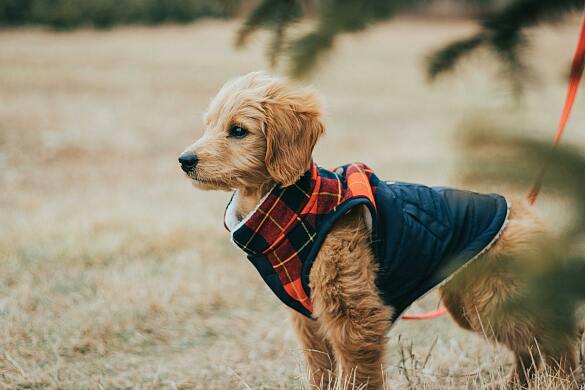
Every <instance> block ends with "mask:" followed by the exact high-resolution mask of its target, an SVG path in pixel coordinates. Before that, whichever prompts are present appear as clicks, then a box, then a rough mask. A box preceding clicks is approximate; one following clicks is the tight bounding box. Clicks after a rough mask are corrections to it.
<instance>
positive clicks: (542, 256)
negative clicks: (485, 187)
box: [464, 128, 585, 347]
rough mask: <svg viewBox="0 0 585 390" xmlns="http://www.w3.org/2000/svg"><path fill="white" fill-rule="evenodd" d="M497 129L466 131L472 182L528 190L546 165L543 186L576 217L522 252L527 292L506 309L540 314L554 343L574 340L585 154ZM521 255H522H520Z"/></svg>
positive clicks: (582, 257)
mask: <svg viewBox="0 0 585 390" xmlns="http://www.w3.org/2000/svg"><path fill="white" fill-rule="evenodd" d="M499 133H500V132H499V131H498V130H497V129H493V128H488V129H485V128H484V129H480V130H478V129H477V128H474V129H472V131H471V132H470V133H468V134H467V138H466V141H465V144H464V150H466V151H468V153H467V157H466V160H467V164H465V165H466V166H467V167H468V172H467V174H466V178H467V181H468V182H481V183H482V184H486V183H489V182H495V183H498V184H504V185H506V186H508V187H509V186H518V185H520V186H521V188H522V190H523V191H527V189H528V188H529V186H530V184H532V183H533V181H534V180H535V178H536V176H537V174H538V172H539V171H540V170H541V169H542V168H543V166H546V174H545V176H544V179H545V180H544V186H543V188H542V191H543V192H545V193H548V194H553V195H556V197H557V198H560V199H562V200H561V201H563V202H565V203H564V204H565V207H568V208H570V210H571V213H570V214H571V215H572V220H571V221H570V222H569V223H568V224H567V226H566V227H564V228H563V229H562V230H561V231H560V232H559V231H558V229H555V230H556V233H558V236H555V239H554V242H552V241H551V242H547V243H543V248H542V250H540V251H537V252H536V253H532V254H530V257H529V256H528V255H527V254H518V255H516V258H513V259H509V260H513V261H514V263H516V264H519V266H518V267H517V269H516V272H517V275H518V276H517V277H518V278H519V280H522V281H524V282H525V283H524V285H525V288H524V292H523V294H521V295H520V296H519V297H518V298H517V299H514V300H512V301H509V302H507V303H506V305H505V307H504V309H503V310H510V311H513V312H516V313H519V312H533V313H538V316H539V318H541V319H542V321H541V326H547V327H549V328H548V330H549V331H552V332H554V334H556V337H555V339H554V340H548V341H547V340H540V342H541V343H547V342H548V343H552V344H553V345H552V347H554V344H555V343H558V342H559V340H563V339H567V340H574V333H573V332H574V329H575V327H576V324H577V323H578V322H579V321H580V320H581V321H582V319H579V318H576V315H575V314H576V310H575V309H576V307H577V306H578V305H580V304H582V303H584V302H585V283H583V281H584V280H585V252H584V246H583V244H584V243H585V156H584V155H583V153H582V152H581V151H579V150H576V149H574V148H570V147H566V146H563V147H552V146H551V145H550V143H549V142H545V143H543V142H541V141H534V140H529V139H524V138H512V137H505V136H501V135H498V134H499ZM518 257H520V258H518Z"/></svg>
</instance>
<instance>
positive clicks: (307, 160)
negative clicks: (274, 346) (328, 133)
mask: <svg viewBox="0 0 585 390" xmlns="http://www.w3.org/2000/svg"><path fill="white" fill-rule="evenodd" d="M205 128H206V129H205V132H204V134H203V136H202V137H201V138H200V139H199V140H197V141H196V142H195V143H193V144H192V145H190V146H189V147H188V148H186V150H185V151H184V152H183V153H182V154H181V156H180V157H179V163H180V165H181V168H182V170H183V171H184V172H185V174H186V175H187V177H188V178H189V179H190V180H191V181H192V183H193V185H194V186H195V187H197V188H199V189H203V190H223V191H233V192H234V195H233V196H232V200H231V201H230V204H229V205H228V208H227V210H226V216H225V224H226V227H227V228H228V230H230V232H231V236H232V241H234V243H236V244H237V245H238V246H239V247H240V248H241V249H243V250H244V252H245V253H246V254H247V255H248V257H249V258H250V260H251V261H252V263H254V265H255V266H256V267H257V268H258V270H259V271H260V274H261V275H262V277H263V278H264V280H265V282H266V283H267V284H268V285H269V286H270V287H271V289H272V290H273V291H274V292H275V293H276V295H277V296H278V297H279V298H280V299H281V300H282V301H283V302H284V303H285V304H287V305H288V306H290V307H291V308H293V309H294V310H292V311H291V312H292V314H291V315H292V323H293V326H294V328H295V330H296V333H297V335H298V338H299V340H300V342H301V344H302V346H303V350H304V355H305V360H306V364H307V366H308V372H309V373H310V374H309V376H310V378H309V380H310V381H311V383H312V384H313V385H315V386H321V387H322V388H328V386H329V385H330V383H331V381H333V380H334V378H335V375H336V373H338V374H339V373H340V372H341V373H345V374H348V373H352V375H353V377H354V378H355V383H356V384H357V385H358V387H359V386H360V385H366V386H368V388H372V389H380V388H382V386H383V382H384V375H383V366H384V356H385V349H386V344H387V334H388V332H389V330H390V327H391V326H392V324H393V322H394V321H395V320H396V319H397V318H398V316H399V314H400V313H401V312H402V311H403V310H404V309H405V307H404V306H407V305H408V304H409V303H411V301H412V300H414V299H416V298H418V297H419V296H420V295H422V294H424V293H425V292H426V290H430V289H431V288H433V287H435V286H436V285H439V284H440V286H439V287H440V290H439V293H440V298H441V300H442V303H443V305H444V306H445V307H446V308H447V310H448V312H449V313H450V315H451V316H452V318H453V319H454V321H455V322H456V323H457V324H458V325H459V326H461V327H462V328H464V329H467V330H470V331H474V332H477V333H481V334H483V335H485V336H486V337H487V338H488V339H491V340H493V341H495V342H498V343H500V344H502V345H504V346H506V347H507V348H508V349H510V350H511V351H512V353H513V355H514V367H513V369H512V372H511V373H510V376H509V381H508V384H509V385H514V386H515V385H521V386H527V385H528V384H529V383H530V380H531V378H532V377H533V376H534V375H535V373H536V372H537V370H538V369H539V366H540V365H541V359H540V357H541V356H543V357H544V359H543V361H544V363H545V364H546V365H548V366H549V367H551V368H552V369H554V370H555V371H556V372H557V373H558V376H559V377H560V378H571V377H572V375H574V373H575V372H576V369H577V356H576V340H575V338H573V337H569V336H567V337H564V338H559V337H556V336H555V337H553V336H552V333H551V332H550V331H548V330H547V329H549V328H548V327H547V326H543V325H542V324H540V323H539V318H538V316H537V315H536V314H530V313H525V312H520V311H514V310H511V311H510V310H507V311H506V310H503V309H502V307H503V305H504V304H505V302H507V301H509V300H511V299H515V298H517V297H518V296H519V295H521V291H522V285H521V282H520V281H518V280H517V278H515V276H514V265H513V263H514V261H515V258H516V256H520V255H521V256H522V257H530V254H531V253H534V254H535V256H536V255H537V254H539V251H541V250H542V245H541V244H542V242H543V240H545V239H546V238H547V237H549V235H550V233H549V229H548V227H547V226H546V225H545V223H544V222H543V221H542V220H541V219H540V218H539V217H538V216H537V215H535V213H534V212H533V211H532V209H531V208H530V207H529V206H528V205H527V204H526V203H525V202H523V201H521V200H516V199H514V201H513V202H511V203H510V202H508V201H507V200H506V199H505V198H503V197H497V196H495V195H494V196H491V197H487V195H486V196H483V195H477V196H480V198H477V199H476V198H475V196H476V195H473V196H472V197H471V198H469V199H468V200H466V201H467V202H476V201H477V202H480V201H481V202H482V203H481V204H479V203H477V205H478V206H477V207H481V208H483V207H484V206H485V207H488V206H489V205H493V206H494V207H492V208H490V210H492V211H490V212H489V213H488V214H489V218H488V219H485V218H484V219H485V220H486V221H488V222H489V224H487V225H486V226H488V225H490V224H491V225H490V226H491V228H490V229H491V230H490V234H489V235H488V236H487V237H483V241H481V245H480V246H481V248H480V247H479V246H477V245H476V246H477V248H476V250H475V251H474V252H473V253H472V255H470V256H467V257H468V258H466V259H464V261H463V262H460V264H457V269H456V270H454V271H453V272H451V274H450V275H442V274H441V275H439V274H437V273H436V272H435V273H434V274H429V275H431V277H433V278H435V279H436V280H432V281H431V282H428V283H426V288H425V289H423V290H425V291H419V290H420V289H419V290H417V289H416V288H410V290H409V291H414V292H413V295H412V296H411V297H410V299H407V300H404V299H403V300H402V301H400V302H401V303H400V305H393V304H392V302H394V301H393V299H396V300H397V301H396V302H398V298H396V297H395V296H393V297H388V294H386V291H382V290H384V289H386V286H384V285H382V283H381V282H380V280H381V279H380V275H382V274H386V273H387V270H386V267H387V264H385V263H384V262H381V261H380V260H379V257H380V253H378V252H379V251H383V250H384V249H383V245H382V246H380V245H374V241H376V242H377V240H378V239H377V238H375V239H374V238H373V237H374V236H375V234H378V233H377V228H376V226H378V225H379V224H380V223H381V222H380V221H377V219H378V218H377V217H376V216H377V215H378V214H380V211H379V210H378V209H380V208H383V209H388V206H386V205H385V204H384V203H382V200H381V197H382V195H380V194H381V193H383V191H382V190H381V189H384V191H387V193H388V194H390V195H388V196H389V197H390V198H393V197H394V198H396V199H399V198H400V197H408V196H411V195H410V194H414V195H413V196H414V197H420V196H422V195H420V194H423V193H424V194H425V195H424V196H428V197H429V198H428V199H430V200H429V202H430V203H437V202H438V203H437V204H439V209H440V210H444V209H445V207H446V208H447V209H449V208H450V207H453V206H454V207H456V203H450V202H451V201H450V200H449V196H451V195H448V194H455V195H453V196H455V197H459V195H460V194H463V192H447V195H446V193H445V192H444V191H443V190H435V189H429V188H428V187H424V186H420V187H409V186H408V185H403V184H393V183H390V182H384V181H381V180H379V179H378V178H377V177H376V176H375V174H373V172H372V171H371V170H370V169H369V168H368V167H367V166H365V165H362V164H349V165H347V166H343V167H341V168H339V170H337V171H327V170H324V169H322V168H319V167H317V166H316V165H315V164H314V163H313V159H312V152H313V148H314V146H315V144H316V142H317V141H318V139H319V137H320V136H321V135H322V134H323V133H324V131H325V126H324V124H323V121H322V113H321V105H320V101H319V98H318V97H317V94H316V92H315V91H314V90H312V89H310V88H306V87H299V86H296V85H293V84H292V83H291V82H289V81H287V80H286V79H283V78H275V77H271V76H269V75H267V74H265V73H263V72H254V73H250V74H247V75H244V76H241V77H239V78H236V79H234V80H231V81H229V82H227V83H226V84H225V85H224V86H223V87H222V88H221V90H220V91H219V93H218V94H217V95H216V96H215V98H214V99H213V100H212V101H211V103H210V105H209V107H208V110H207V112H206V114H205ZM316 182H318V183H319V188H320V190H319V191H320V192H322V193H324V194H325V195H322V194H321V195H322V196H323V197H324V198H327V199H329V200H327V199H313V197H312V196H309V195H308V194H307V193H306V191H307V190H308V189H309V188H313V187H311V186H315V183H316ZM366 182H367V183H366ZM335 186H338V187H339V191H338V190H337V187H335ZM342 187H343V189H342ZM409 191H411V192H409ZM442 191H443V192H442ZM374 192H375V193H376V196H373V193H374ZM291 193H294V194H296V195H295V196H297V197H300V198H303V195H306V197H307V199H309V200H305V203H302V202H301V203H300V204H299V205H296V203H295V202H297V201H299V200H298V199H297V198H295V196H293V195H290V194H291ZM379 193H380V194H379ZM384 193H386V192H384ZM398 193H400V194H402V195H396V194H398ZM395 195H396V196H395ZM342 196H343V197H344V199H341V197H342ZM462 196H463V195H462ZM467 196H468V195H465V197H467ZM469 196H471V195H469ZM287 197H288V198H287ZM335 197H338V199H336V198H335ZM331 199H333V200H331ZM335 199H336V200H335ZM466 199H467V198H466ZM399 200H400V199H399ZM299 202H300V201H299ZM423 202H426V201H424V199H423ZM429 202H426V203H427V204H428V203H429ZM308 203H311V205H310V206H309V205H308ZM291 204H294V205H292V206H291ZM503 204H505V205H506V207H504V208H502V205H503ZM267 205H268V206H269V208H268V209H266V208H265V206H267ZM297 206H298V207H300V208H302V209H303V210H304V211H303V212H298V210H297V209H296V207H297ZM346 206H347V207H346ZM319 207H321V208H322V209H327V210H326V212H328V213H329V212H330V213H333V214H332V215H334V216H335V217H328V216H327V215H329V214H326V213H325V211H323V210H319ZM490 207H491V206H490ZM466 209H469V207H466ZM406 211H407V212H408V210H406ZM384 212H389V213H391V212H392V211H387V210H386V211H384ZM433 212H434V211H428V210H422V211H420V210H419V211H416V212H414V213H411V215H410V216H409V218H412V220H413V221H414V222H413V225H412V226H415V225H414V224H415V223H418V224H419V225H420V226H422V227H423V228H421V229H420V234H419V235H420V237H422V241H420V242H418V244H417V247H415V249H414V250H416V249H417V248H418V250H419V252H418V253H417V252H413V249H412V248H410V249H409V250H408V251H406V252H405V253H408V256H407V257H408V258H412V259H414V258H422V259H423V260H424V258H425V256H426V255H427V250H426V249H424V248H426V247H427V246H428V245H426V244H427V243H426V240H427V239H428V240H433V248H435V249H436V248H437V247H440V246H441V245H443V244H444V243H445V240H446V239H445V237H447V235H448V234H450V233H449V231H445V230H444V229H443V227H441V223H439V224H438V225H437V224H436V223H435V219H434V218H435V217H433V216H432V215H431V216H430V217H429V213H431V214H432V213H433ZM287 213H288V214H290V216H287V215H288V214H287ZM437 213H438V212H437ZM299 216H301V217H302V218H300V217H299ZM467 217H468V215H467V214H466V215H464V218H463V219H462V221H463V220H466V219H465V218H467ZM429 218H430V219H431V220H430V222H429V221H428V220H427V219H429ZM421 220H422V222H421ZM282 221H289V222H290V224H292V225H294V226H296V227H295V229H296V230H295V231H291V230H290V229H289V227H288V225H287V226H281V225H283V222H282ZM494 221H496V222H497V223H495V222H494ZM494 223H495V224H494ZM389 224H390V225H392V222H389ZM292 225H291V226H292ZM419 225H416V226H419ZM455 225H457V226H455V228H458V223H456V224H455ZM266 226H272V228H266ZM315 226H320V227H319V229H321V228H322V227H323V229H322V230H324V231H325V232H326V233H324V234H318V232H317V233H316V232H315V231H314V230H315V229H316V228H315ZM405 226H406V225H405ZM408 226H410V225H408ZM408 226H406V227H405V229H406V228H407V227H408ZM301 228H303V229H304V232H303V231H302V229H301ZM262 229H264V230H262ZM291 229H292V228H291ZM311 229H313V230H311ZM385 230H391V229H389V228H388V226H386V229H385ZM285 232H286V234H285ZM300 235H306V237H305V236H303V237H305V238H304V239H303V240H300V239H298V238H296V237H297V236H300ZM375 237H377V236H375ZM299 240H300V241H299ZM402 241H407V240H406V239H403V240H402ZM402 241H401V237H398V238H396V239H395V240H394V241H393V244H397V245H402ZM301 244H302V245H301ZM307 244H308V248H313V249H310V250H312V252H314V253H312V254H307V253H305V252H307V250H306V248H307V246H305V245H307ZM275 248H276V249H275ZM282 248H284V249H282ZM286 248H288V249H286ZM435 249H433V250H435ZM451 249H452V248H451ZM451 249H448V250H447V252H449V251H451V252H452V250H451ZM279 251H280V254H279ZM266 253H269V254H271V256H273V257H271V258H268V257H267V256H266V255H265V254H266ZM289 253H291V255H290V256H288V257H287V258H281V257H279V256H283V255H287V254H289ZM274 256H276V257H274ZM396 256H398V255H396ZM396 256H395V257H394V258H396ZM402 257H405V256H402ZM444 257H445V256H442V257H441V259H443V258H444ZM471 260H473V261H471ZM303 261H305V262H304V263H303ZM413 261H414V260H413ZM293 262H297V263H298V264H297V265H296V266H293V265H292V264H293ZM309 262H310V267H307V264H308V263H309ZM433 264H434V263H433ZM295 267H296V268H295ZM292 273H295V275H292ZM423 273H424V272H423ZM283 274H284V275H285V276H282V275H283ZM291 275H292V276H291ZM409 275H410V274H409ZM437 275H438V276H437ZM283 277H286V278H287V279H286V280H285V281H284V282H283V281H282V278H283ZM405 279H407V280H405ZM394 281H395V282H397V283H399V284H400V283H401V285H404V286H408V285H409V280H408V278H395V279H394ZM285 282H286V283H285ZM421 283H422V284H424V283H425V280H422V279H421V280H420V281H417V282H416V285H421ZM411 284H413V285H414V283H411ZM405 288H407V287H405ZM390 290H392V289H390ZM396 291H398V293H400V292H401V291H405V290H403V289H402V288H401V289H398V290H397V289H394V290H392V291H391V292H396ZM389 295H392V294H389ZM486 328H489V329H488V330H487V331H486ZM575 333H576V332H575ZM552 338H554V342H551V339H552Z"/></svg>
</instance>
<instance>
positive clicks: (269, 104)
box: [264, 84, 325, 187]
mask: <svg viewBox="0 0 585 390" xmlns="http://www.w3.org/2000/svg"><path fill="white" fill-rule="evenodd" d="M264 110H265V114H266V123H265V136H266V157H265V163H266V168H267V170H268V173H269V174H270V176H271V177H272V178H273V179H275V180H276V181H277V182H279V183H280V184H281V185H282V186H283V187H287V186H290V185H292V184H293V183H294V182H296V181H297V180H298V179H299V178H300V177H301V176H302V175H303V173H305V172H306V171H307V170H308V169H309V164H310V162H311V155H312V153H313V148H314V147H315V144H316V143H317V140H318V139H319V137H320V136H321V134H323V132H324V131H325V127H324V126H323V123H322V122H321V105H320V103H319V99H318V98H317V95H316V93H315V92H314V91H313V90H311V89H296V90H292V88H290V87H289V86H288V85H286V84H276V85H274V86H272V87H271V88H270V89H269V91H267V100H266V101H265V104H264Z"/></svg>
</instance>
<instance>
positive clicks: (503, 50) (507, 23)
mask: <svg viewBox="0 0 585 390" xmlns="http://www.w3.org/2000/svg"><path fill="white" fill-rule="evenodd" d="M582 7H583V1H582V0H517V1H514V2H511V3H509V4H508V6H506V7H504V8H502V9H500V10H497V11H495V12H492V13H490V14H488V15H487V16H484V17H483V18H482V20H481V22H480V25H481V29H480V31H479V32H478V33H476V34H475V35H473V36H471V37H469V38H466V39H464V40H460V41H457V42H453V43H450V44H448V45H447V46H445V47H444V48H442V49H440V50H438V51H437V52H435V53H433V54H432V55H431V56H430V57H429V60H428V65H427V73H428V75H429V77H430V79H431V80H432V79H435V78H436V77H438V76H439V75H442V74H444V73H446V72H448V71H450V70H452V69H453V67H454V65H455V64H456V63H457V61H459V60H460V59H461V58H462V57H464V56H465V55H467V54H470V53H472V52H473V51H474V50H476V49H477V48H479V47H486V48H488V49H490V50H492V51H493V52H494V53H495V54H496V55H497V56H498V58H500V60H501V61H502V64H503V65H504V69H505V70H506V71H507V73H508V74H509V76H510V79H511V80H512V81H513V85H514V87H515V89H516V90H519V89H520V88H521V87H522V82H523V81H524V80H526V78H527V76H528V75H529V74H530V72H529V71H528V70H529V67H528V66H527V65H526V64H524V63H523V61H522V57H521V48H522V47H523V45H525V44H526V43H527V38H526V36H525V35H524V30H525V29H527V28H529V27H533V26H535V25H537V24H539V23H543V22H552V21H556V20H558V19H560V18H561V17H562V16H563V15H565V14H567V13H568V12H570V11H572V10H577V9H580V8H582Z"/></svg>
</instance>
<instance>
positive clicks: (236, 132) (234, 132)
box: [230, 126, 248, 138]
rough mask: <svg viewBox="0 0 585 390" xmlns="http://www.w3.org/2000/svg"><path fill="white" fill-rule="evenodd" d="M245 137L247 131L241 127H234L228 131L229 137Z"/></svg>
mask: <svg viewBox="0 0 585 390" xmlns="http://www.w3.org/2000/svg"><path fill="white" fill-rule="evenodd" d="M246 135H248V130H246V129H244V128H243V127H240V126H234V127H232V128H231V129H230V137H234V138H244V137H245V136H246Z"/></svg>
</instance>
